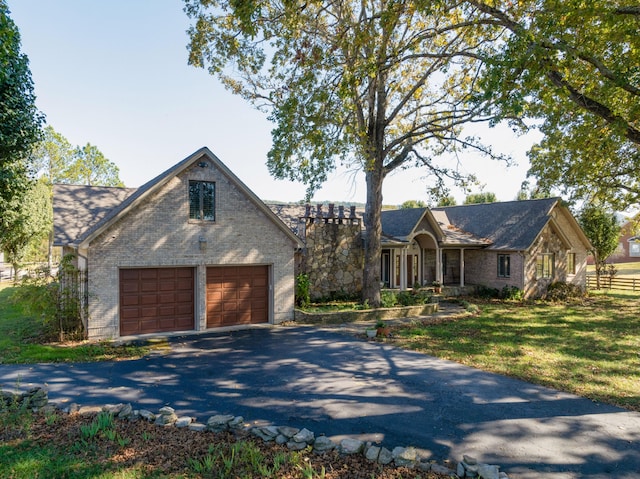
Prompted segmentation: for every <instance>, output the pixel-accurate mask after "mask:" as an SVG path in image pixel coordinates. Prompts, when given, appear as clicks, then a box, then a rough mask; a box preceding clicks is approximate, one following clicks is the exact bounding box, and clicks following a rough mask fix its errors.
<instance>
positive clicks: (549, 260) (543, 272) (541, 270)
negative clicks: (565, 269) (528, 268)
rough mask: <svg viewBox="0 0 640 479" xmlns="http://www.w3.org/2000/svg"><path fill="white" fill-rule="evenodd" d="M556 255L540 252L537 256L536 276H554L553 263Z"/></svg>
mask: <svg viewBox="0 0 640 479" xmlns="http://www.w3.org/2000/svg"><path fill="white" fill-rule="evenodd" d="M554 263H555V257H554V254H553V253H544V254H539V255H538V257H537V258H536V277H537V278H553V265H554Z"/></svg>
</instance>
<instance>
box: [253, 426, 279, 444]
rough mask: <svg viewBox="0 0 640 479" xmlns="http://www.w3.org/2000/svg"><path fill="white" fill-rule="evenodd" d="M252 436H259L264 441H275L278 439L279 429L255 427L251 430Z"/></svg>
mask: <svg viewBox="0 0 640 479" xmlns="http://www.w3.org/2000/svg"><path fill="white" fill-rule="evenodd" d="M251 434H253V435H254V436H258V437H259V438H260V439H262V440H263V441H266V442H269V441H274V440H275V439H276V437H278V434H280V433H279V432H278V428H277V427H275V426H264V427H254V428H253V429H251Z"/></svg>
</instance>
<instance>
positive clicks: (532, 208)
mask: <svg viewBox="0 0 640 479" xmlns="http://www.w3.org/2000/svg"><path fill="white" fill-rule="evenodd" d="M554 210H558V211H559V213H558V214H562V215H564V216H565V217H566V219H567V220H568V221H569V222H570V223H571V224H573V226H574V228H575V229H576V232H577V234H578V236H579V239H580V241H582V242H583V243H584V244H585V246H586V247H587V248H588V247H589V240H588V239H587V238H586V236H585V235H584V233H583V232H582V230H581V229H580V227H579V226H578V224H577V222H576V220H575V218H573V216H572V215H571V213H570V212H569V211H568V210H567V209H566V208H565V207H563V206H562V205H561V203H560V199H559V198H543V199H537V200H524V201H507V202H503V203H482V204H471V205H462V206H444V207H440V208H432V209H431V210H429V209H428V208H413V209H399V210H385V211H383V212H382V234H383V242H386V243H387V244H389V243H392V242H400V243H402V242H407V241H409V240H410V239H411V238H412V237H413V236H414V235H415V233H416V232H417V228H418V226H419V224H420V222H421V221H422V219H423V218H427V219H429V215H431V218H433V220H434V221H435V222H436V223H437V228H434V230H435V232H437V231H440V232H441V234H442V236H441V237H440V238H438V240H439V241H440V244H441V246H458V247H486V248H488V249H493V250H507V251H525V250H527V249H528V248H529V247H530V246H531V245H532V244H533V243H534V241H535V240H536V238H537V237H538V235H539V234H540V233H541V232H542V230H543V228H544V227H545V226H546V225H547V224H551V225H552V226H553V227H554V228H555V230H556V231H557V232H558V234H559V235H560V236H561V237H562V238H563V240H564V241H565V242H567V240H566V236H565V235H564V233H563V232H562V230H561V228H560V227H559V226H558V224H557V222H556V220H555V219H554V213H553V212H554ZM565 210H566V211H565Z"/></svg>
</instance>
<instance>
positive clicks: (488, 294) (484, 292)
mask: <svg viewBox="0 0 640 479" xmlns="http://www.w3.org/2000/svg"><path fill="white" fill-rule="evenodd" d="M476 296H478V297H479V298H482V299H497V298H499V297H500V290H498V289H496V288H490V287H489V286H482V285H480V286H478V288H477V289H476Z"/></svg>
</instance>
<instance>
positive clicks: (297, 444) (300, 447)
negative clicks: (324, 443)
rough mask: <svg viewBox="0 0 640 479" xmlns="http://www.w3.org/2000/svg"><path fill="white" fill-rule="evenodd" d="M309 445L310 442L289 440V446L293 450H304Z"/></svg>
mask: <svg viewBox="0 0 640 479" xmlns="http://www.w3.org/2000/svg"><path fill="white" fill-rule="evenodd" d="M307 446H308V444H307V443H306V442H296V441H289V442H288V443H287V448H289V449H291V450H292V451H302V450H303V449H304V448H305V447H307Z"/></svg>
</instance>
